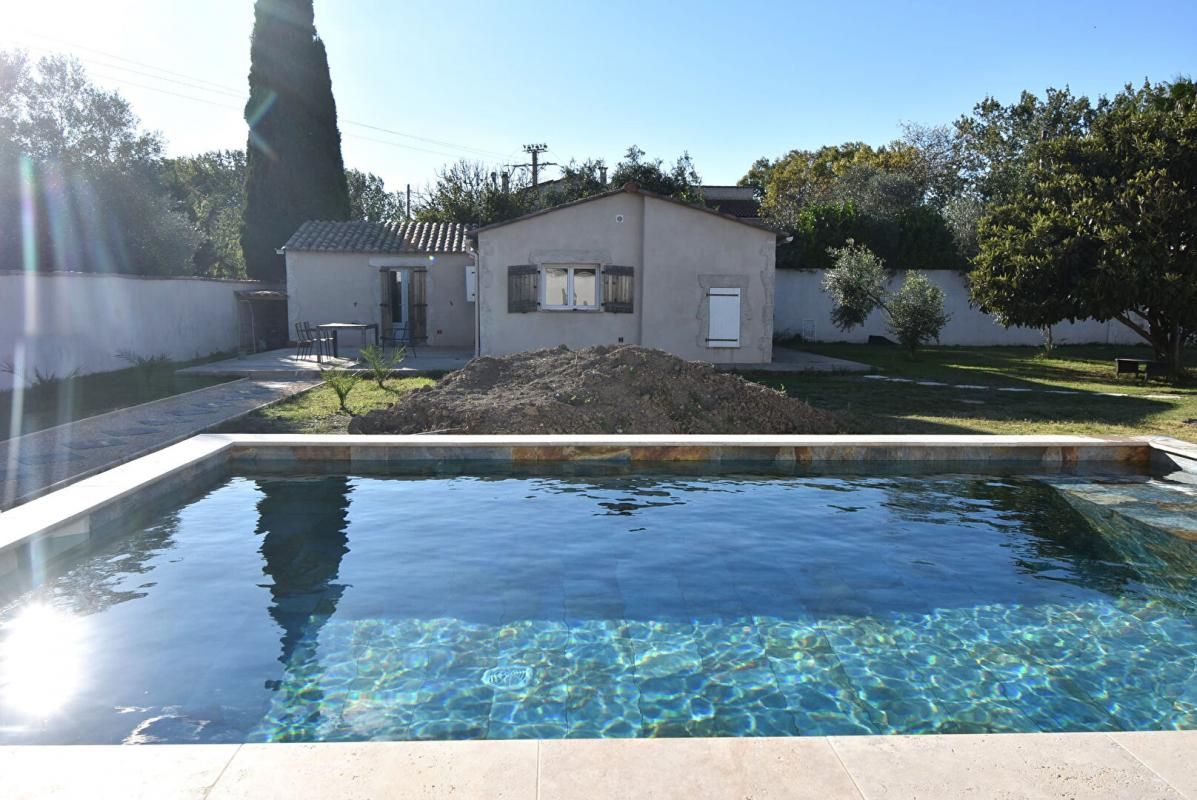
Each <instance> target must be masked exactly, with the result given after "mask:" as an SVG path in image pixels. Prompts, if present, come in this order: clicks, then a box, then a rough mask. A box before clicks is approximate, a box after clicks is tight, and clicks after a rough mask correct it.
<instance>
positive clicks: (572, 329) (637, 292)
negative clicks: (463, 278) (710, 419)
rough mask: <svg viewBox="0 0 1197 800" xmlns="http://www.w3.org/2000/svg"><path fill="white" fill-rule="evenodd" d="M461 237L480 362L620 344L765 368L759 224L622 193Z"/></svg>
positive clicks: (765, 266)
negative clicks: (474, 280)
mask: <svg viewBox="0 0 1197 800" xmlns="http://www.w3.org/2000/svg"><path fill="white" fill-rule="evenodd" d="M469 235H470V237H471V238H472V239H473V240H474V241H475V242H476V243H477V256H478V332H479V336H478V340H479V341H478V349H479V352H481V353H484V354H494V355H502V354H506V353H516V352H520V351H524V350H531V349H534V348H538V347H546V346H551V345H558V344H564V345H567V346H569V347H585V346H587V345H597V344H620V343H626V344H638V345H642V346H644V347H654V348H658V349H661V350H665V351H667V352H670V353H674V354H675V355H678V356H681V357H683V358H687V359H693V360H701V361H709V362H712V363H723V364H764V363H768V362H769V361H770V360H771V359H772V355H773V280H774V258H775V253H776V246H777V234H776V233H774V232H773V231H770V230H768V229H766V228H763V227H761V226H760V225H757V224H753V223H750V222H745V221H744V220H741V219H739V218H736V217H734V216H731V215H725V214H722V213H719V212H717V211H713V210H711V209H707V208H702V207H699V206H694V205H690V204H688V203H684V202H682V201H679V200H675V199H673V198H670V197H665V196H662V195H657V194H654V193H651V192H646V191H642V190H641V189H640V188H639V187H637V186H636V185H635V184H632V183H629V184H627V185H625V186H623V187H622V188H619V189H616V190H614V191H610V192H606V193H603V194H599V195H594V196H592V197H587V198H584V199H582V200H578V201H575V202H572V203H566V204H564V205H560V206H555V207H553V208H549V209H545V210H543V211H537V212H534V213H532V214H528V215H526V216H523V217H519V218H517V219H513V220H509V221H506V222H499V223H496V224H494V225H488V226H485V227H483V228H479V229H477V230H475V231H473V232H471V233H470V234H469Z"/></svg>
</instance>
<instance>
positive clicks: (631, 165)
mask: <svg viewBox="0 0 1197 800" xmlns="http://www.w3.org/2000/svg"><path fill="white" fill-rule="evenodd" d="M629 181H635V182H636V183H638V184H639V185H640V188H642V189H646V190H648V191H650V192H656V193H657V194H663V195H667V196H669V197H676V198H677V199H679V200H684V201H686V202H687V203H694V204H695V205H705V202H704V200H703V197H702V178H700V177H699V175H698V170H697V169H695V167H694V161H693V159H691V158H690V154H689V153H685V152H683V153H682V154H681V155H680V156H678V159H677V161H675V162H674V164H673V167H671V168H669V169H666V168H665V165H664V162H662V161H661V159H659V158H655V159H652V160H648V159H646V158H645V157H644V151H643V150H641V149H640V148H639V147H637V146H636V145H632V146H631V147H629V148H628V149H627V152H626V153H624V156H623V160H622V161H620V162H619V163H618V164H616V165H615V169H614V170H612V171H611V183H612V184H613V185H614V186H616V187H618V186H622V185H624V184H625V183H627V182H629Z"/></svg>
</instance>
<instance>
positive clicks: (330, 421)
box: [217, 378, 436, 433]
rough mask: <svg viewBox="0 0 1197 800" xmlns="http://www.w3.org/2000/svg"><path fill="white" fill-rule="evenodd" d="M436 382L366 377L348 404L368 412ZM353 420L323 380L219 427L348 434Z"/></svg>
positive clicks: (356, 411) (239, 430)
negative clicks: (305, 389) (379, 384)
mask: <svg viewBox="0 0 1197 800" xmlns="http://www.w3.org/2000/svg"><path fill="white" fill-rule="evenodd" d="M434 383H436V381H435V380H433V379H431V378H392V379H390V380H387V381H386V382H385V383H384V387H385V388H379V386H378V384H377V383H375V382H374V381H372V380H366V379H363V380H362V381H361V382H360V383H358V384H357V386H355V387H354V388H353V391H352V392H350V393H349V398H348V400H347V401H346V405H347V406H349V410H350V411H352V412H353V413H354V414H365V413H366V412H367V411H373V410H374V409H376V408H386V407H388V406H391V405H393V404H394V403H395V402H397V401H398V400H399V398H400V397H402V396H403V395H405V394H406V393H408V392H410V391H411V390H412V389H418V388H420V387H421V386H431V385H432V384H434ZM350 419H352V418H351V417H350V416H349V415H348V414H346V413H344V412H343V411H341V409H340V407H339V405H338V403H337V396H336V394H335V393H334V392H333V390H332V387H330V386H329V385H328V384H327V383H322V384H320V385H319V386H317V387H316V388H314V389H309V390H308V391H306V392H301V393H300V394H297V395H294V396H293V397H289V398H288V399H286V400H284V401H283V402H281V403H278V404H276V405H273V406H268V407H266V408H260V409H258V410H257V411H254V412H253V413H251V414H250V415H249V416H247V417H243V418H241V419H239V420H235V421H233V422H228V423H225V424H224V425H222V426H221V427H220V428H218V429H217V430H219V431H221V432H223V433H345V432H346V428H347V427H348V426H349V420H350Z"/></svg>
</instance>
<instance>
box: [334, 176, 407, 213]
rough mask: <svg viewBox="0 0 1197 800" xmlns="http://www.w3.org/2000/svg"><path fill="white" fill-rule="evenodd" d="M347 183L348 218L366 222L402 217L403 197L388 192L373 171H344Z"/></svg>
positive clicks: (396, 193)
mask: <svg viewBox="0 0 1197 800" xmlns="http://www.w3.org/2000/svg"><path fill="white" fill-rule="evenodd" d="M345 179H346V181H347V182H348V185H349V218H350V219H360V220H366V221H367V222H386V223H392V222H397V221H399V220H400V219H402V218H403V213H404V209H403V198H402V197H401V196H400V194H399V193H398V192H388V191H387V188H386V184H385V183H383V180H382V178H380V177H378V176H377V175H375V174H374V173H373V172H362V171H361V170H357V169H352V168H351V169H348V170H346V171H345Z"/></svg>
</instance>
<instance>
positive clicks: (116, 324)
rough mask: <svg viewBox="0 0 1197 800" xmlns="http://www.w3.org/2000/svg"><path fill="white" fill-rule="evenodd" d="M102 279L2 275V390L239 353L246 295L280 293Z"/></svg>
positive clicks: (228, 284) (229, 285)
mask: <svg viewBox="0 0 1197 800" xmlns="http://www.w3.org/2000/svg"><path fill="white" fill-rule="evenodd" d="M280 288H282V287H280V286H275V285H267V284H261V283H256V282H253V281H212V280H204V279H200V278H163V277H149V276H140V275H112V274H109V273H99V272H33V273H29V272H24V271H15V272H0V365H2V364H10V365H11V366H12V368H13V372H15V373H16V375H12V374H9V373H8V372H7V371H0V391H4V390H6V389H10V388H12V387H13V386H25V385H29V384H31V383H33V381H34V379H35V377H36V374H37V373H40V374H42V375H43V376H49V375H53V376H55V377H58V378H62V377H65V376H66V375H69V374H71V373H72V372H78V373H79V374H82V375H85V374H89V373H93V372H109V371H112V370H118V369H125V368H127V367H129V366H130V365H131V361H130V359H132V358H133V357H142V358H149V357H153V356H166V357H168V358H171V359H177V360H184V359H191V358H197V357H200V356H207V355H211V354H213V353H220V352H226V351H230V350H236V349H237V331H238V328H237V299H236V295H235V294H234V293H235V292H237V291H239V290H256V289H280Z"/></svg>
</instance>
